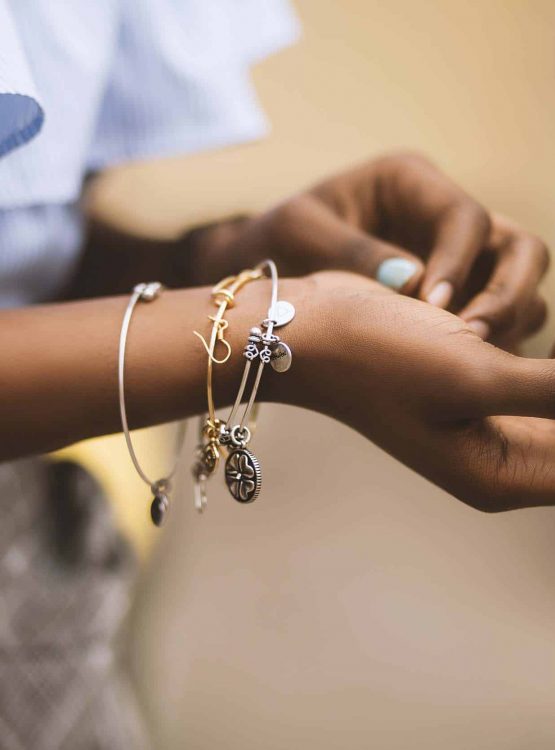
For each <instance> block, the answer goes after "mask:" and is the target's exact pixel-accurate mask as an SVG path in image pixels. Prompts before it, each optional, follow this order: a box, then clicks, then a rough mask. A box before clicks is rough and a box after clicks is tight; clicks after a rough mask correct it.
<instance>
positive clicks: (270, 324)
mask: <svg viewBox="0 0 555 750" xmlns="http://www.w3.org/2000/svg"><path fill="white" fill-rule="evenodd" d="M255 268H256V270H260V271H264V270H267V271H269V274H270V278H271V280H272V291H271V297H270V307H269V308H268V318H267V319H266V321H267V328H266V335H267V336H271V335H272V333H273V330H274V325H275V322H276V321H274V320H272V319H271V318H270V317H269V316H270V315H271V314H272V311H273V310H274V309H275V306H276V303H277V300H278V283H279V282H278V272H277V268H276V264H275V263H274V261H273V260H269V259H268V260H265V261H263V262H262V263H259V264H258V265H257V266H255ZM251 364H252V363H251V360H247V361H246V362H245V367H244V369H243V376H242V378H241V383H240V385H239V390H238V391H237V396H236V398H235V402H234V404H233V406H232V408H231V411H230V413H229V416H228V418H227V420H226V424H227V425H228V427H229V426H232V425H233V420H234V419H235V415H236V414H237V412H238V410H239V407H240V406H241V402H242V401H243V396H244V395H245V390H246V386H247V381H248V378H249V373H250V369H251ZM263 370H264V362H262V361H260V363H259V365H258V369H257V371H256V377H255V380H254V383H253V386H252V389H251V394H250V397H249V400H248V402H247V404H246V406H245V410H244V412H243V417H242V419H241V422H240V429H241V430H242V429H243V428H244V427H245V423H246V422H248V420H249V417H250V415H251V412H252V410H253V407H254V402H255V399H256V395H257V393H258V388H259V386H260V381H261V379H262V372H263Z"/></svg>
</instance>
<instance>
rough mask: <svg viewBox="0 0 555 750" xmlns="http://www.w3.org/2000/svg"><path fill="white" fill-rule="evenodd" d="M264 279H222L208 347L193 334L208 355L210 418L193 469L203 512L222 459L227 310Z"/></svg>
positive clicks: (254, 274)
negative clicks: (218, 403) (219, 385)
mask: <svg viewBox="0 0 555 750" xmlns="http://www.w3.org/2000/svg"><path fill="white" fill-rule="evenodd" d="M263 277H264V273H263V271H262V270H260V269H250V268H249V269H246V270H244V271H241V273H239V274H237V275H236V276H228V277H226V278H225V279H222V281H220V282H219V283H218V284H216V286H215V287H213V289H212V292H211V297H212V300H213V302H214V304H215V305H216V307H217V308H218V310H217V312H216V314H215V315H209V316H208V319H209V320H210V321H211V322H212V329H211V332H210V339H209V342H208V343H207V341H206V339H205V338H204V336H203V335H202V334H201V333H199V332H198V331H193V333H194V334H195V336H197V337H198V338H199V339H200V340H201V342H202V344H203V346H204V348H205V350H206V353H207V354H208V362H207V367H206V403H207V416H206V418H202V417H201V419H200V429H199V433H200V435H199V444H198V446H197V450H196V461H195V464H194V465H193V470H192V473H193V479H194V483H195V484H194V488H195V507H196V509H197V510H198V511H199V512H202V511H203V510H204V508H205V507H206V501H207V498H206V482H207V480H208V478H209V477H210V476H211V475H212V474H213V473H214V472H215V471H216V469H217V467H218V463H219V458H220V443H219V437H220V427H221V425H220V421H219V420H218V419H217V417H216V408H215V404H214V392H213V373H214V365H215V364H216V365H222V364H225V363H226V362H227V361H228V360H229V358H230V357H231V344H230V343H229V341H228V340H227V339H226V337H225V332H226V330H227V328H228V325H229V324H228V322H227V320H226V318H225V313H226V310H228V309H231V308H232V307H234V306H235V295H236V294H237V292H239V291H240V290H241V289H242V288H243V287H244V286H245V285H246V284H248V283H250V282H251V281H256V280H258V279H261V278H263ZM218 343H221V344H223V346H224V347H225V348H226V353H225V356H224V357H223V358H221V359H218V358H217V357H216V356H215V350H216V346H217V344H218Z"/></svg>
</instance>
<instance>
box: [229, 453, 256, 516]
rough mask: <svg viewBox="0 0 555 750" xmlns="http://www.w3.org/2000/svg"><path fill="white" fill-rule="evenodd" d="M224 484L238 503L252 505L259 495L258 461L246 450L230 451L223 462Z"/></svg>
mask: <svg viewBox="0 0 555 750" xmlns="http://www.w3.org/2000/svg"><path fill="white" fill-rule="evenodd" d="M225 483H226V484H227V488H228V490H229V491H230V492H231V494H232V495H233V497H234V498H235V499H236V500H237V502H239V503H245V504H246V503H252V502H253V501H254V500H256V498H257V497H258V495H259V493H260V487H261V486H262V472H261V470H260V464H259V463H258V459H257V458H256V456H255V455H254V453H251V452H250V451H249V450H248V449H247V448H238V449H237V450H234V451H232V452H231V453H230V454H229V456H228V457H227V461H226V462H225Z"/></svg>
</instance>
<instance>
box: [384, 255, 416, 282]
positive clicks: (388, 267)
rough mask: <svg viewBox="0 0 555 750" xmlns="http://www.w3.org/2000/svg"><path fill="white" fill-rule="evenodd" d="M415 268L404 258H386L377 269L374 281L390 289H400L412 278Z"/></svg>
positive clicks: (413, 264) (414, 265)
mask: <svg viewBox="0 0 555 750" xmlns="http://www.w3.org/2000/svg"><path fill="white" fill-rule="evenodd" d="M416 271H417V266H416V264H415V263H413V262H412V261H410V260H407V259H406V258H388V259H387V260H384V261H383V263H381V264H380V266H379V267H378V273H377V274H376V279H377V280H378V281H379V282H380V284H383V285H384V286H388V287H389V288H390V289H395V290H397V289H401V288H402V287H403V286H404V285H405V284H406V283H407V281H408V280H409V279H410V278H412V277H413V276H414V274H415V273H416Z"/></svg>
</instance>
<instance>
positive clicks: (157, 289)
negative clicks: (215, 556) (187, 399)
mask: <svg viewBox="0 0 555 750" xmlns="http://www.w3.org/2000/svg"><path fill="white" fill-rule="evenodd" d="M162 290H163V286H162V284H160V283H159V282H158V281H152V282H149V283H147V284H137V286H136V287H135V288H134V289H133V293H132V294H131V297H130V298H129V302H128V304H127V308H126V310H125V314H124V316H123V321H122V324H121V333H120V338H119V352H118V392H119V410H120V416H121V426H122V430H123V434H124V436H125V442H126V444H127V450H128V451H129V456H130V458H131V461H132V462H133V466H134V467H135V470H136V472H137V474H138V475H139V476H140V477H141V479H142V480H143V482H144V483H145V484H147V485H148V486H149V487H150V488H151V489H152V491H153V492H154V493H156V490H157V489H158V488H159V486H160V483H161V482H166V483H167V482H168V481H169V480H170V479H171V478H172V477H173V476H174V474H175V472H176V469H177V466H178V464H179V457H180V455H181V453H182V448H183V443H184V440H185V431H186V424H185V421H182V422H181V423H180V424H179V427H178V430H177V435H176V443H175V457H174V462H173V467H172V469H171V471H170V472H169V474H167V475H166V476H165V477H164V479H159V480H154V481H153V480H151V479H150V477H148V476H147V474H145V472H144V471H143V469H142V467H141V465H140V463H139V459H138V458H137V454H136V452H135V448H134V447H133V442H132V440H131V434H130V431H129V423H128V421H127V409H126V405H125V352H126V348H127V334H128V333H129V327H130V324H131V318H132V317H133V312H134V310H135V307H136V305H137V303H138V302H152V301H153V300H155V299H156V298H157V297H158V296H159V295H160V293H161V292H162Z"/></svg>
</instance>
